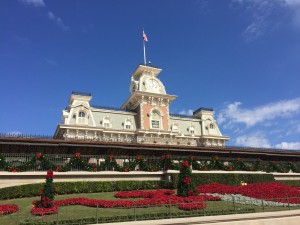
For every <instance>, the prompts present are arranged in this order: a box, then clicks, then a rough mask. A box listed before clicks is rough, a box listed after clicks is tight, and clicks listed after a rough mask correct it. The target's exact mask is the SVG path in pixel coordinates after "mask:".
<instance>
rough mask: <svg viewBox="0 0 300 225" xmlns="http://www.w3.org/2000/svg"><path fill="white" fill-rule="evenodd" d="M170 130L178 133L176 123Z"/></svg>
mask: <svg viewBox="0 0 300 225" xmlns="http://www.w3.org/2000/svg"><path fill="white" fill-rule="evenodd" d="M171 130H172V131H178V124H177V123H173V124H172V126H171Z"/></svg>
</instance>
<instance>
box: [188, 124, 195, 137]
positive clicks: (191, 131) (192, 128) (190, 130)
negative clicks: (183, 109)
mask: <svg viewBox="0 0 300 225" xmlns="http://www.w3.org/2000/svg"><path fill="white" fill-rule="evenodd" d="M189 132H190V135H192V136H194V135H195V128H194V127H193V126H190V127H189Z"/></svg>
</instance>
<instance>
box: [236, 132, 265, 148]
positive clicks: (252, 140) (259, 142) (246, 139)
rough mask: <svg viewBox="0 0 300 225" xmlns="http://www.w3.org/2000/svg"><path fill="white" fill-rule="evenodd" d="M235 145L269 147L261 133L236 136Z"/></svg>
mask: <svg viewBox="0 0 300 225" xmlns="http://www.w3.org/2000/svg"><path fill="white" fill-rule="evenodd" d="M235 144H236V145H237V146H247V147H257V148H270V147H271V144H270V142H269V140H268V139H267V138H265V136H264V135H263V134H261V133H254V134H252V135H251V134H249V135H242V136H238V137H237V138H236V140H235Z"/></svg>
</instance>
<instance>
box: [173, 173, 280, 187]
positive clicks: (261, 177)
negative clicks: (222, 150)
mask: <svg viewBox="0 0 300 225" xmlns="http://www.w3.org/2000/svg"><path fill="white" fill-rule="evenodd" d="M192 179H193V181H194V183H195V185H196V186H199V185H203V184H210V183H220V184H226V185H230V186H238V185H240V184H241V181H243V182H245V183H248V184H252V183H266V182H274V181H275V180H274V176H273V174H218V173H209V174H208V173H203V174H192ZM178 180H179V175H178V174H172V175H171V183H172V185H173V186H172V188H176V187H177V183H178Z"/></svg>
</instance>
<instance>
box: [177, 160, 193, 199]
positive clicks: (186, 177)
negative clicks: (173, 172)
mask: <svg viewBox="0 0 300 225" xmlns="http://www.w3.org/2000/svg"><path fill="white" fill-rule="evenodd" d="M177 195H178V196H184V197H187V196H192V195H198V191H197V189H196V188H195V184H194V182H193V180H192V170H191V168H190V166H189V162H188V161H182V163H181V167H180V173H179V180H178V184H177Z"/></svg>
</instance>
